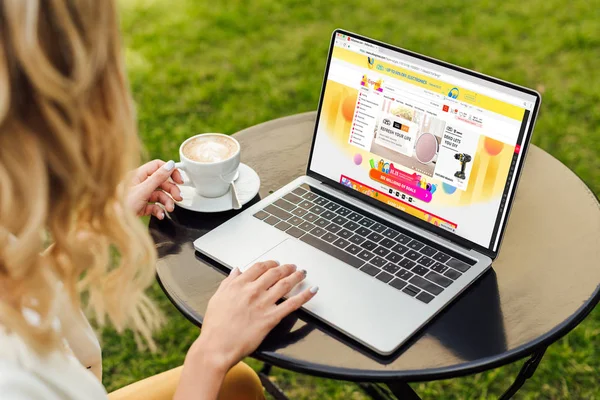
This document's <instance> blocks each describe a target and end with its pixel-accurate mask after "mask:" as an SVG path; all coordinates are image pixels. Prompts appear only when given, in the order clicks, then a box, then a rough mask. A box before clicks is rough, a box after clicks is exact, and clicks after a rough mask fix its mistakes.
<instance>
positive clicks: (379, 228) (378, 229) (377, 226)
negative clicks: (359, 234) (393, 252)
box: [371, 222, 387, 233]
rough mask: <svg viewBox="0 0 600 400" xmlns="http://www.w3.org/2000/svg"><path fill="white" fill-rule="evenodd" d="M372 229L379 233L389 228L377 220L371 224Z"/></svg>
mask: <svg viewBox="0 0 600 400" xmlns="http://www.w3.org/2000/svg"><path fill="white" fill-rule="evenodd" d="M371 229H372V230H374V231H375V232H377V233H381V232H383V231H385V230H386V229H387V226H385V225H382V224H380V223H379V222H376V223H374V224H373V225H372V226H371Z"/></svg>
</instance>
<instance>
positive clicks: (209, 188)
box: [175, 133, 240, 197]
mask: <svg viewBox="0 0 600 400" xmlns="http://www.w3.org/2000/svg"><path fill="white" fill-rule="evenodd" d="M179 158H180V160H181V161H180V162H178V163H177V164H175V166H176V167H177V168H179V169H180V170H183V172H185V175H186V176H187V178H188V180H189V181H190V182H191V184H192V185H193V186H194V189H196V193H198V194H199V195H200V196H203V197H220V196H223V195H224V194H225V193H227V191H229V187H230V185H231V182H233V181H234V180H235V178H236V175H237V173H238V167H239V165H240V144H239V142H238V141H237V140H235V139H234V138H232V137H231V136H227V135H224V134H221V133H204V134H200V135H196V136H192V137H191V138H189V139H187V140H186V141H185V142H183V143H182V144H181V146H180V147H179Z"/></svg>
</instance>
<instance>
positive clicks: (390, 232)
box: [383, 228, 400, 239]
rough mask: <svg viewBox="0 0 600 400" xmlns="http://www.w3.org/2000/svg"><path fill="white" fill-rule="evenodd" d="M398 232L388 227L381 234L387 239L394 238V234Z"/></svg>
mask: <svg viewBox="0 0 600 400" xmlns="http://www.w3.org/2000/svg"><path fill="white" fill-rule="evenodd" d="M399 234H400V232H397V231H395V230H393V229H392V228H388V229H387V230H386V231H385V232H383V236H385V237H386V238H389V239H395V238H396V236H398V235H399Z"/></svg>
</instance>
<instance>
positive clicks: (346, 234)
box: [337, 229, 353, 239]
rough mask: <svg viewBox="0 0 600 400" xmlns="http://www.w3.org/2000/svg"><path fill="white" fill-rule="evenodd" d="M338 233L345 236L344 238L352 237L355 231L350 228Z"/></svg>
mask: <svg viewBox="0 0 600 400" xmlns="http://www.w3.org/2000/svg"><path fill="white" fill-rule="evenodd" d="M337 234H338V236H340V237H343V238H344V239H350V237H352V235H353V233H352V232H351V231H349V230H348V229H342V230H341V231H339V232H338V233H337Z"/></svg>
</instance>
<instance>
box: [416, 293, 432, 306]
mask: <svg viewBox="0 0 600 400" xmlns="http://www.w3.org/2000/svg"><path fill="white" fill-rule="evenodd" d="M417 299H419V300H421V301H422V302H423V303H425V304H429V302H430V301H431V300H433V299H434V297H433V296H432V295H430V294H429V293H427V292H421V293H419V294H418V295H417Z"/></svg>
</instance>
